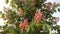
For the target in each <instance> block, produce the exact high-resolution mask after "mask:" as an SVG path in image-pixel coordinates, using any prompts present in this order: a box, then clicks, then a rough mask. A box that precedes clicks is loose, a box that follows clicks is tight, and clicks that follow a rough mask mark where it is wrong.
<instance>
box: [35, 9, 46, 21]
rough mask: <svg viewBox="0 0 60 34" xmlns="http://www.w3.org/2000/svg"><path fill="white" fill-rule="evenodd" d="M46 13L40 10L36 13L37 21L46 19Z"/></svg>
mask: <svg viewBox="0 0 60 34" xmlns="http://www.w3.org/2000/svg"><path fill="white" fill-rule="evenodd" d="M44 18H45V17H44V15H43V13H42V11H40V10H38V11H37V12H36V13H35V16H34V19H35V21H36V22H40V21H42V20H43V19H44Z"/></svg>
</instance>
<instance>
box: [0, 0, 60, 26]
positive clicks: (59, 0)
mask: <svg viewBox="0 0 60 34" xmlns="http://www.w3.org/2000/svg"><path fill="white" fill-rule="evenodd" d="M46 2H52V3H54V2H56V3H60V0H47V1H46ZM4 6H5V7H9V5H7V4H5V1H4V0H0V11H2V12H3V7H4ZM56 11H57V10H56ZM53 16H54V17H59V18H60V12H58V11H57V12H56V13H54V14H53ZM57 24H58V25H60V20H59V22H58V23H57ZM3 25H4V20H3V18H1V19H0V26H3Z"/></svg>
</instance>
